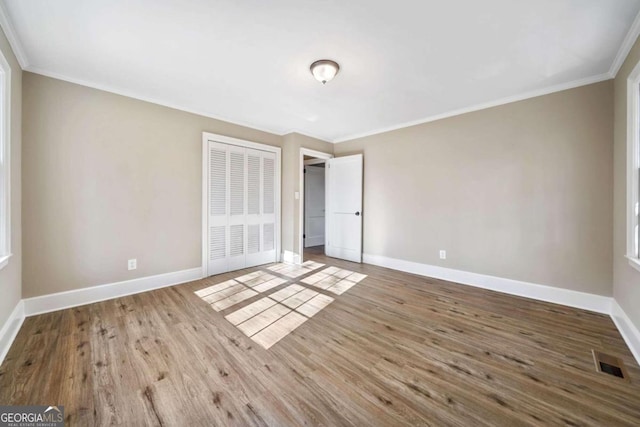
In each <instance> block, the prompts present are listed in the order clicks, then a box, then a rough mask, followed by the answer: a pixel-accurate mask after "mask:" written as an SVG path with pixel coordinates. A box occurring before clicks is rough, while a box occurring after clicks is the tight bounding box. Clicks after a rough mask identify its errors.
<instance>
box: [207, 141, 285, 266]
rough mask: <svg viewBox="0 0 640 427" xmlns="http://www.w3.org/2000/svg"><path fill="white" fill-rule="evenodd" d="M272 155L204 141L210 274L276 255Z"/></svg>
mask: <svg viewBox="0 0 640 427" xmlns="http://www.w3.org/2000/svg"><path fill="white" fill-rule="evenodd" d="M275 160H276V159H275V154H274V153H270V152H265V151H260V150H254V149H250V148H244V147H239V146H235V145H230V144H223V143H218V142H209V174H208V177H209V192H208V195H209V196H208V197H209V227H208V242H209V261H208V274H209V275H213V274H218V273H223V272H226V271H233V270H239V269H242V268H246V267H251V266H255V265H260V264H266V263H270V262H275V261H276V247H275V246H276V245H275V243H276V241H275V237H276V236H275V230H276V227H275V220H276V206H275V190H276V189H275V184H276V176H275V173H276V170H275V168H276V164H275Z"/></svg>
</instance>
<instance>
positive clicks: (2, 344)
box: [0, 300, 25, 365]
mask: <svg viewBox="0 0 640 427" xmlns="http://www.w3.org/2000/svg"><path fill="white" fill-rule="evenodd" d="M24 319H25V315H24V301H23V300H20V301H18V304H16V306H15V308H14V309H13V311H12V312H11V314H10V315H9V318H7V321H6V322H5V324H4V325H3V326H2V329H0V365H2V362H3V361H4V358H5V357H6V356H7V353H9V349H10V348H11V345H12V344H13V341H14V340H15V339H16V336H17V335H18V332H19V331H20V328H21V327H22V323H23V322H24Z"/></svg>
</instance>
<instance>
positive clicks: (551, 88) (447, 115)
mask: <svg viewBox="0 0 640 427" xmlns="http://www.w3.org/2000/svg"><path fill="white" fill-rule="evenodd" d="M611 78H612V77H611V75H610V74H609V72H606V73H604V74H598V75H596V76H591V77H586V78H584V79H578V80H574V81H571V82H567V83H562V84H559V85H554V86H549V87H546V88H543V89H538V90H534V91H531V92H525V93H522V94H519V95H514V96H509V97H506V98H501V99H497V100H495V101H489V102H485V103H482V104H476V105H472V106H470V107H464V108H458V109H456V110H451V111H448V112H446V113H442V114H436V115H433V116H429V117H425V118H423V119H418V120H414V121H411V122H405V123H400V124H398V125H393V126H388V127H383V128H379V129H376V130H373V131H370V132H363V133H358V134H354V135H348V136H344V137H341V138H338V139H335V140H333V141H331V142H333V143H334V144H339V143H342V142H347V141H351V140H353V139H358V138H364V137H366V136H372V135H378V134H381V133H385V132H390V131H394V130H398V129H403V128H406V127H410V126H416V125H421V124H424V123H429V122H435V121H436V120H442V119H447V118H450V117H455V116H459V115H461V114H466V113H472V112H474V111H480V110H485V109H487V108H492V107H498V106H500V105H505V104H511V103H512V102H518V101H523V100H525V99H530V98H536V97H538V96H542V95H549V94H552V93H555V92H562V91H563V90H567V89H574V88H577V87H580V86H586V85H590V84H593V83H598V82H602V81H605V80H610V79H611Z"/></svg>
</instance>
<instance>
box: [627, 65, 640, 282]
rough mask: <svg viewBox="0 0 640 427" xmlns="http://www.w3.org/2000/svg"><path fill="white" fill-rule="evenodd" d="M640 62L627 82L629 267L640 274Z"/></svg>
mask: <svg viewBox="0 0 640 427" xmlns="http://www.w3.org/2000/svg"><path fill="white" fill-rule="evenodd" d="M639 204H640V62H638V63H637V64H636V66H635V67H634V69H633V71H631V73H630V74H629V77H628V79H627V204H626V207H627V230H626V235H627V248H626V257H627V259H628V260H629V265H631V266H632V267H633V268H635V269H637V270H638V271H640V253H639V252H638V242H640V224H639V223H640V220H639V216H638V206H639Z"/></svg>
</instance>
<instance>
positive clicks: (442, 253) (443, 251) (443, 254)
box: [440, 249, 447, 259]
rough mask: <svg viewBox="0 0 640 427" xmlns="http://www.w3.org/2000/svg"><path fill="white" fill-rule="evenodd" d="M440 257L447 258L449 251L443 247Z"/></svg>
mask: <svg viewBox="0 0 640 427" xmlns="http://www.w3.org/2000/svg"><path fill="white" fill-rule="evenodd" d="M440 259H447V251H445V250H443V249H441V250H440Z"/></svg>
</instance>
